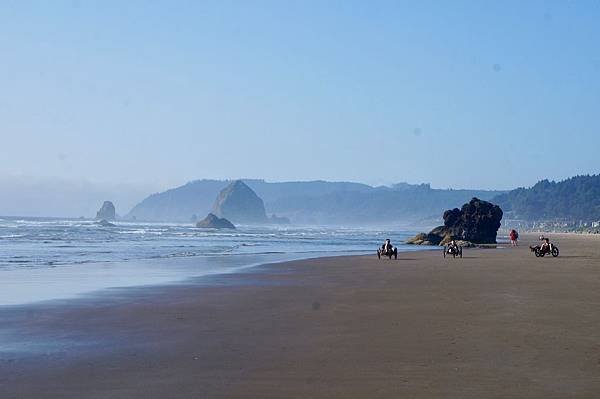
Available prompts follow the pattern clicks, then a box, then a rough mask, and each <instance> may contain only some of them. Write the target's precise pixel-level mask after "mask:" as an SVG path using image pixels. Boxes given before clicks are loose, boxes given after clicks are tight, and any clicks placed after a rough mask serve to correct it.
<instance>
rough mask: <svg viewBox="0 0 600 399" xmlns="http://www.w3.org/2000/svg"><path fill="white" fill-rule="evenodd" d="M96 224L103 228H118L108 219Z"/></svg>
mask: <svg viewBox="0 0 600 399" xmlns="http://www.w3.org/2000/svg"><path fill="white" fill-rule="evenodd" d="M96 224H97V225H98V226H102V227H115V226H116V225H115V224H112V223H111V222H109V221H108V220H106V219H102V220H100V221H99V222H96Z"/></svg>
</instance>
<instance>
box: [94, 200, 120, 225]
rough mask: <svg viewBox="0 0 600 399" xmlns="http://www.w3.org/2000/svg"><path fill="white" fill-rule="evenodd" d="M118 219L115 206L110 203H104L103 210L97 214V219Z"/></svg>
mask: <svg viewBox="0 0 600 399" xmlns="http://www.w3.org/2000/svg"><path fill="white" fill-rule="evenodd" d="M116 218H117V212H116V210H115V206H114V204H113V203H112V202H110V201H104V203H103V204H102V208H100V210H99V211H98V212H97V213H96V219H104V220H115V219H116Z"/></svg>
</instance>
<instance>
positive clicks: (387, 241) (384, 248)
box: [381, 238, 392, 254]
mask: <svg viewBox="0 0 600 399" xmlns="http://www.w3.org/2000/svg"><path fill="white" fill-rule="evenodd" d="M381 250H382V251H383V253H384V254H387V253H388V251H391V250H392V242H391V241H390V239H389V238H386V239H385V241H384V243H383V245H382V246H381Z"/></svg>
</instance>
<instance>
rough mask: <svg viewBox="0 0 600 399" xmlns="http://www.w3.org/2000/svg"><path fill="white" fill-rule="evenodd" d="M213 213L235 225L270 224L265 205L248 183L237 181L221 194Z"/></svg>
mask: <svg viewBox="0 0 600 399" xmlns="http://www.w3.org/2000/svg"><path fill="white" fill-rule="evenodd" d="M212 213H213V214H214V215H216V216H219V217H221V218H227V219H229V220H230V221H232V222H233V223H248V224H253V223H258V224H260V223H268V221H269V220H268V218H267V213H266V211H265V204H264V203H263V200H262V199H260V197H259V196H258V195H256V193H255V192H254V190H252V189H251V188H250V187H248V185H247V184H246V183H244V182H243V181H241V180H236V181H234V182H233V183H231V184H230V185H228V186H227V187H225V188H224V189H223V190H221V192H220V193H219V195H218V197H217V199H216V200H215V203H214V205H213V210H212Z"/></svg>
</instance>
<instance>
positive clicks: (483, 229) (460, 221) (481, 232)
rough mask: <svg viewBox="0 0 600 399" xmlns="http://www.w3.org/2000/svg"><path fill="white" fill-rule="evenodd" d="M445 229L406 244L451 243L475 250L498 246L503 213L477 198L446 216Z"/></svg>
mask: <svg viewBox="0 0 600 399" xmlns="http://www.w3.org/2000/svg"><path fill="white" fill-rule="evenodd" d="M443 218H444V225H443V226H438V227H436V228H435V229H433V230H431V231H430V232H429V233H428V234H425V233H421V234H417V235H416V236H415V237H413V238H411V239H409V240H408V241H406V243H407V244H416V245H446V244H447V243H448V242H450V241H451V240H457V241H459V244H461V245H464V246H471V245H475V244H496V235H497V234H498V229H499V228H500V221H501V220H502V209H500V207H499V206H498V205H494V204H492V203H490V202H487V201H482V200H480V199H478V198H473V199H472V200H471V201H469V202H468V203H467V204H464V205H463V206H462V208H461V209H458V208H454V209H449V210H447V211H446V212H444V216H443Z"/></svg>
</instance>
